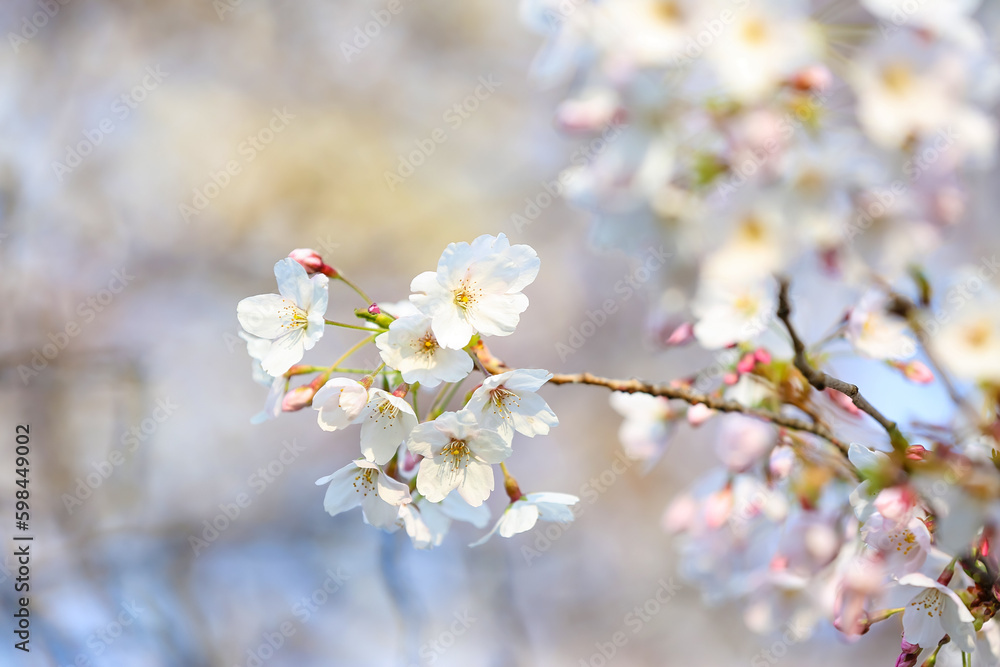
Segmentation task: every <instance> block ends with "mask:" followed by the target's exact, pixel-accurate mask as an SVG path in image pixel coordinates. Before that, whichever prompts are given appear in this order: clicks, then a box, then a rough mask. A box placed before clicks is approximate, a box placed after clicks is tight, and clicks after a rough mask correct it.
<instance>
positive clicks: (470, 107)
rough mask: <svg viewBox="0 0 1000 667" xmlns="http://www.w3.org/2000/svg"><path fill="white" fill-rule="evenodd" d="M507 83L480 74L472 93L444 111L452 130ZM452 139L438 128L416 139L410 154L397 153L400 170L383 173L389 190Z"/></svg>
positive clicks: (491, 76)
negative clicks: (477, 83) (441, 145)
mask: <svg viewBox="0 0 1000 667" xmlns="http://www.w3.org/2000/svg"><path fill="white" fill-rule="evenodd" d="M502 85H503V84H502V83H501V82H500V81H497V80H496V79H494V78H493V75H492V74H489V75H486V76H480V77H479V85H477V86H476V87H475V88H474V89H473V90H472V91H471V92H470V93H469V94H468V95H466V96H465V97H464V98H462V99H461V100H459V101H458V102H455V103H454V104H452V105H451V106H450V107H448V108H447V109H446V110H445V112H444V113H443V114H441V120H443V121H444V122H445V123H446V124H447V125H448V127H449V128H450V129H451V131H455V130H457V129H458V128H460V127H462V124H463V123H464V122H465V121H466V120H468V119H469V118H470V117H471V116H472V114H473V113H475V112H476V111H477V110H478V109H479V107H480V106H481V105H482V103H483V102H485V101H486V100H488V99H490V97H492V96H493V93H495V92H496V90H497V88H499V87H500V86H502ZM446 141H448V130H446V129H444V128H441V127H436V128H434V129H433V130H431V132H430V133H429V134H428V135H427V136H426V137H424V138H423V139H414V140H413V145H414V148H413V150H411V151H410V152H408V153H405V154H403V153H400V154H399V155H397V156H396V169H395V170H394V171H389V170H386V171H384V172H383V173H382V176H383V178H384V179H385V185H386V187H387V188H389V192H395V191H396V188H397V187H398V186H399V185H401V184H402V183H404V182H405V181H406V179H408V178H409V177H410V176H413V174H414V173H415V172H416V171H417V169H418V168H420V167H422V166H423V165H424V164H425V163H426V162H427V159H428V158H430V157H431V156H432V155H434V153H435V152H436V151H437V147H438V146H439V145H440V144H443V143H445V142H446Z"/></svg>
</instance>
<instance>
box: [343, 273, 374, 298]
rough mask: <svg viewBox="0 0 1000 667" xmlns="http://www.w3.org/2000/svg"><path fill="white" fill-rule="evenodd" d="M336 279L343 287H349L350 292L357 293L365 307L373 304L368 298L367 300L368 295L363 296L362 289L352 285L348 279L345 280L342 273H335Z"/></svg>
mask: <svg viewBox="0 0 1000 667" xmlns="http://www.w3.org/2000/svg"><path fill="white" fill-rule="evenodd" d="M337 279H338V280H341V281H343V283H344V284H345V285H347V286H348V287H350V288H351V289H352V290H354V291H355V292H357V293H358V296H360V297H361V298H362V299H364V300H365V304H366V305H369V306H370V305H371V304H373V303H375V302H374V301H372V300H371V299H369V298H368V295H367V294H365V293H364V292H363V291H362V289H361V288H360V287H358V286H357V285H355V284H354V283H352V282H351V281H350V280H348V279H347V278H346V277H345V276H344V274H343V273H339V272H338V273H337Z"/></svg>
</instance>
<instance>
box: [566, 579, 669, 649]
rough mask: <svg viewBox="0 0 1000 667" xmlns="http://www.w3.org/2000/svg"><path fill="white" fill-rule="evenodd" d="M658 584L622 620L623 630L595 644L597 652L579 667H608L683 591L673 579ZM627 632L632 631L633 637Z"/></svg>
mask: <svg viewBox="0 0 1000 667" xmlns="http://www.w3.org/2000/svg"><path fill="white" fill-rule="evenodd" d="M656 583H658V584H659V588H657V589H656V591H655V592H654V593H653V594H652V595H651V596H649V597H648V598H646V600H644V601H643V602H642V603H640V604H637V605H636V606H635V607H633V608H632V611H630V612H628V613H627V614H625V616H624V618H622V629H620V630H617V631H616V632H614V633H612V634H611V636H610V637H608V639H607V640H606V641H598V642H594V648H595V649H596V650H595V651H594V652H593V653H591V654H590V656H589V657H587V658H580V662H579V663H577V664H578V665H579V667H605V666H606V665H608V664H609V663H610V662H611V661H612V660H613V659H614V657H615V656H616V655H618V651H619V650H621V648H622V647H624V646H625V645H626V644H628V643H629V641H630V640H631V638H632V637H634V636H635V635H637V634H639V633H640V632H642V630H643V628H645V627H646V626H647V625H648V624H649V623H650V622H651V621H652V620H653V618H654V617H655V616H656V615H657V614H659V613H660V612H661V611H663V609H664V607H666V606H667V605H668V604H669V603H670V601H671V600H672V599H673V598H674V596H676V595H677V593H679V592H680V591H681V590H682V589H683V587H682V586H681V585H680V584H677V583H675V582H674V579H673V577H667V578H666V579H660V580H659V581H657V582H656ZM625 630H629V631H631V635H629V634H628V633H626V632H625Z"/></svg>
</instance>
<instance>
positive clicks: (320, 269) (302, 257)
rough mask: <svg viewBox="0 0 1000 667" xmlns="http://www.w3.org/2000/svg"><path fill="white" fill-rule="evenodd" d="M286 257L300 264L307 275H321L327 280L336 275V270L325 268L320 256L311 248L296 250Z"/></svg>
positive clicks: (329, 267)
mask: <svg viewBox="0 0 1000 667" xmlns="http://www.w3.org/2000/svg"><path fill="white" fill-rule="evenodd" d="M288 256H289V257H291V258H292V259H294V260H295V261H296V262H298V263H299V264H301V265H302V268H304V269H305V270H306V271H307V272H308V273H322V274H323V275H325V276H327V277H329V278H334V277H336V275H337V270H336V269H334V268H333V267H332V266H327V265H326V264H325V263H324V262H323V258H322V257H321V256H320V254H319V253H318V252H316V251H315V250H313V249H312V248H296V249H295V250H293V251H291V252H290V253H288Z"/></svg>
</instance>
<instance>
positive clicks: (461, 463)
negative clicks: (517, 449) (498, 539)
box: [406, 410, 511, 507]
mask: <svg viewBox="0 0 1000 667" xmlns="http://www.w3.org/2000/svg"><path fill="white" fill-rule="evenodd" d="M406 446H407V447H408V448H409V449H410V451H411V452H413V453H414V454H418V455H420V456H423V457H424V459H423V460H422V461H421V462H420V468H419V470H418V471H417V491H419V492H420V494H421V495H423V496H424V497H425V498H427V500H429V501H431V502H432V503H436V502H440V501H441V500H444V498H445V497H446V496H447V495H448V494H449V493H451V491H453V490H456V489H457V490H458V494H459V495H460V496H461V497H462V498H463V499H464V500H465V502H467V503H468V504H469V505H472V506H473V507H478V506H479V505H481V504H483V501H484V500H486V499H487V498H489V497H490V493H491V492H492V491H493V487H494V480H493V468H492V466H493V465H494V464H497V463H500V462H502V461H504V460H505V459H506V458H507V457H508V456H510V452H511V450H510V444H509V443H508V442H507V441H506V440H505V439H504V438H503V437H502V436H501V435H500V434H499V433H497V432H496V431H491V430H487V429H484V428H482V427H481V426H480V424H479V422H478V421H477V420H476V415H474V414H473V413H472V412H470V411H469V410H461V411H459V412H446V413H444V414H442V415H441V416H440V417H438V418H437V419H435V420H434V421H430V422H425V423H423V424H420V425H418V426H417V427H416V428H414V429H413V431H411V432H410V438H409V440H408V441H407V443H406Z"/></svg>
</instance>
